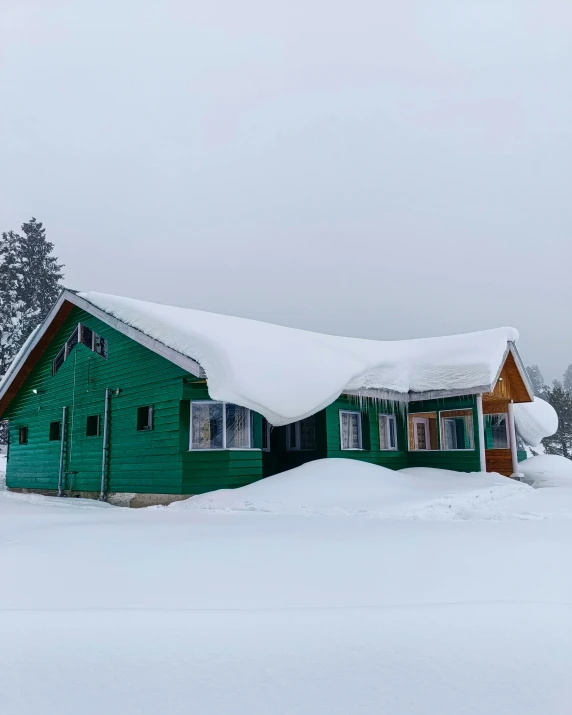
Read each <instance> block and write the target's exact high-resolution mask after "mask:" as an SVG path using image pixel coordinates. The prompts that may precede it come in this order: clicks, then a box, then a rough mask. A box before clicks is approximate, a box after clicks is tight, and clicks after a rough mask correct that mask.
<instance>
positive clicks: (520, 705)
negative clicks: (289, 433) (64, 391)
mask: <svg viewBox="0 0 572 715" xmlns="http://www.w3.org/2000/svg"><path fill="white" fill-rule="evenodd" d="M347 463H348V464H347V467H344V468H343V469H342V467H343V465H340V464H338V463H333V464H332V465H331V473H332V477H331V485H329V484H328V480H327V478H326V471H327V469H328V467H327V466H324V465H323V464H322V465H320V464H318V465H317V466H316V469H315V470H314V473H312V470H310V471H308V470H302V471H299V470H296V472H295V473H293V474H291V476H292V477H293V480H294V481H295V482H296V484H295V485H294V483H293V484H288V483H287V482H286V480H284V479H280V480H279V479H274V481H273V482H272V481H271V480H266V482H260V483H258V484H256V485H252V486H251V487H246V488H244V489H243V490H236V493H235V494H234V496H237V494H238V493H239V491H240V492H241V493H242V497H240V498H239V499H238V502H234V501H232V502H231V501H230V496H232V495H230V494H229V493H228V492H218V493H215V494H212V495H210V497H207V496H206V495H204V496H203V497H200V499H199V498H197V499H196V500H191V501H188V502H186V503H185V504H186V506H185V505H183V504H181V505H179V506H178V507H177V508H174V507H173V508H149V509H142V510H129V509H120V508H115V507H110V506H107V505H103V504H100V503H98V502H89V501H87V500H73V499H70V500H57V499H54V498H49V497H45V498H41V497H38V498H36V499H35V500H32V499H30V498H28V497H26V496H25V495H17V494H10V493H8V492H1V493H0V574H2V587H1V588H0V712H1V713H2V715H39V714H41V715H56V714H57V715H101V713H106V715H135V714H136V715H157V713H163V712H164V713H169V715H188V713H189V712H193V713H195V712H196V713H209V714H210V713H222V714H224V715H227V714H228V715H268V713H272V714H273V715H291V714H295V715H348V714H352V715H353V714H354V713H356V714H358V713H359V714H360V715H378V714H379V713H391V715H457V714H458V713H463V715H490V714H491V713H494V714H495V715H497V714H500V713H502V714H503V715H564V714H565V713H566V714H567V713H568V712H569V707H570V706H569V703H570V699H571V698H572V685H571V679H570V675H569V674H570V670H571V668H572V612H571V608H570V602H571V593H572V572H571V570H570V569H569V568H568V567H567V564H568V562H569V554H570V548H571V546H572V490H567V489H558V488H554V489H532V488H530V487H527V486H526V485H522V484H518V483H515V482H511V481H510V480H508V479H505V478H504V477H495V476H491V475H486V476H483V475H454V474H450V473H449V474H447V473H445V474H443V473H436V472H434V471H432V470H423V471H422V472H418V471H417V470H406V472H405V473H398V474H395V473H392V475H391V476H393V479H392V480H390V479H389V476H388V475H387V474H386V473H385V471H386V470H380V471H379V479H378V480H377V481H376V479H375V477H374V474H377V472H375V470H376V469H378V468H376V467H371V466H370V465H366V464H361V463H359V462H352V461H350V460H347ZM372 470H374V471H372ZM342 474H343V475H344V479H345V480H346V481H347V480H348V479H352V480H353V484H352V485H351V486H344V485H343V484H342V483H341V481H342V476H341V475H342ZM400 479H403V480H404V481H403V484H400V481H399V480H400ZM462 480H466V481H464V482H463V481H462ZM273 484H274V486H272V485H273ZM416 484H417V485H419V489H420V490H421V491H422V494H421V492H420V493H419V494H417V493H415V489H416V487H415V485H416ZM329 486H331V490H330V489H328V487H329ZM352 487H354V488H355V496H353V498H352V500H351V501H348V495H350V496H351V495H352V494H353V489H352ZM507 487H508V492H507ZM245 494H246V495H247V497H248V499H249V500H250V501H251V503H252V504H255V510H251V511H245V510H242V508H241V507H240V504H241V500H242V504H244V502H245V496H244V495H245ZM478 494H480V496H477V495H478ZM501 494H502V496H501ZM491 495H496V496H498V497H499V498H491ZM418 497H419V499H418ZM209 498H210V499H213V500H216V501H217V504H216V509H214V510H213V509H212V508H209V505H208V504H207V503H206V501H207V500H208V499H209ZM479 499H481V500H482V502H481V503H482V504H486V506H485V508H484V509H483V507H482V506H478V501H479ZM200 500H202V505H200V504H199V501H200ZM262 502H264V504H268V503H272V504H274V505H279V504H282V505H283V506H282V509H280V508H278V507H276V506H275V508H274V510H273V512H272V513H269V512H268V511H263V510H256V509H259V508H260V505H261V503H262ZM237 503H238V504H239V508H238V509H236V508H235V506H236V504H237ZM191 504H194V506H192V507H191V508H189V505H191ZM308 504H310V505H311V506H312V509H313V511H314V513H312V514H311V515H308V510H307V509H306V510H300V509H299V507H300V506H305V505H308ZM431 504H433V508H432V509H431ZM296 509H298V512H297V513H294V512H295V510H296ZM318 509H320V510H322V512H324V513H322V514H318V513H316V511H317V510H318ZM419 510H421V512H420V511H419ZM431 510H432V511H433V516H432V517H431V518H425V517H426V516H427V514H428V513H429V511H431ZM326 512H327V513H328V515H325V513H326ZM420 513H421V514H424V515H425V516H421V518H420ZM396 514H397V518H396Z"/></svg>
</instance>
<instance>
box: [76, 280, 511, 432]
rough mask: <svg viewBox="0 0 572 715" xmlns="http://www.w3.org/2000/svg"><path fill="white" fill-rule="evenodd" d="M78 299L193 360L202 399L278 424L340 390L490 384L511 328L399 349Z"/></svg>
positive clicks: (404, 391)
mask: <svg viewBox="0 0 572 715" xmlns="http://www.w3.org/2000/svg"><path fill="white" fill-rule="evenodd" d="M78 295H79V296H80V297H81V298H83V299H84V300H87V301H88V302H89V303H91V304H92V305H94V306H96V307H98V308H99V309H101V310H103V311H105V312H106V313H108V314H109V315H111V316H114V317H115V318H117V319H119V320H120V321H122V322H123V323H126V324H127V325H130V326H132V327H134V328H136V329H138V330H140V331H142V332H143V333H145V334H146V335H148V336H149V337H151V338H153V339H154V340H157V341H158V342H160V343H162V344H164V345H166V346H168V347H170V348H172V349H173V350H176V351H177V352H179V353H181V354H183V355H186V356H187V357H190V358H192V359H194V360H196V361H197V362H198V363H199V364H200V365H201V367H202V368H203V370H204V371H205V373H206V375H207V378H208V387H209V394H210V396H211V398H213V399H217V400H223V401H226V402H232V403H235V404H238V405H242V406H244V407H249V408H251V409H253V410H256V411H257V412H259V413H261V414H262V415H264V416H265V417H266V418H267V419H268V420H269V422H270V423H271V424H274V425H283V424H288V423H289V422H294V421H296V420H299V419H302V418H304V417H307V416H309V415H311V414H314V413H315V412H318V411H319V410H321V409H322V408H324V407H325V406H327V405H328V404H330V403H331V402H333V401H334V400H335V399H336V398H337V397H338V396H339V395H340V394H341V393H342V391H344V390H354V391H359V390H364V389H368V388H374V389H377V390H382V391H386V392H388V393H389V392H391V393H392V394H393V393H398V394H399V395H400V396H401V397H402V398H403V399H406V398H407V395H408V393H409V392H418V393H419V392H421V393H422V392H429V391H440V390H454V391H455V390H469V389H473V388H488V387H490V386H491V385H492V383H493V381H494V379H495V377H496V375H497V372H498V369H499V367H500V365H501V362H502V359H503V357H504V355H505V352H506V349H507V342H508V341H515V340H517V338H518V332H517V331H516V330H515V329H514V328H497V329H494V330H485V331H482V332H479V333H468V334H465V335H451V336H447V337H441V338H423V339H417V340H402V341H385V342H382V341H376V340H363V339H360V338H343V337H337V336H332V335H324V334H321V333H311V332H308V331H305V330H298V329H295V328H286V327H283V326H280V325H272V324H269V323H262V322H259V321H256V320H248V319H245V318H235V317H230V316H227V315H219V314H216V313H206V312H202V311H198V310H190V309H187V308H178V307H173V306H166V305H159V304H157V303H148V302H145V301H141V300H134V299H132V298H121V297H118V296H112V295H106V294H102V293H93V292H89V293H79V294H78Z"/></svg>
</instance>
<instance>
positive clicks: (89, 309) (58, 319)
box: [0, 290, 205, 418]
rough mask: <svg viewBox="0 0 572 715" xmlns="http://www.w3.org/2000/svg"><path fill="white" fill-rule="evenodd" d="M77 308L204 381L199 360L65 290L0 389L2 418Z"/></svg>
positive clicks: (0, 412)
mask: <svg viewBox="0 0 572 715" xmlns="http://www.w3.org/2000/svg"><path fill="white" fill-rule="evenodd" d="M74 307H77V308H80V309H81V310H85V312H86V313H89V314H90V315H93V316H94V317H95V318H98V319H99V320H101V322H102V323H105V324H106V325H109V326H110V327H111V328H113V329H114V330H117V331H118V332H119V333H122V334H123V335H126V336H127V337H128V338H131V339H132V340H134V341H135V342H136V343H139V344H140V345H143V346H144V347H146V348H149V350H152V351H153V352H154V353H157V354H158V355H161V356H162V357H164V358H166V359H167V360H169V361H170V362H172V363H174V364H175V365H178V366H179V367H181V368H183V369H184V370H186V371H187V372H189V373H190V374H191V375H195V376H196V377H204V375H205V373H204V371H203V369H202V368H201V366H200V365H199V363H198V362H197V361H196V360H193V359H192V358H189V357H187V356H186V355H183V354H182V353H179V352H177V351H176V350H173V349H172V348H169V347H167V346H166V345H164V344H163V343H161V342H159V341H158V340H155V339H154V338H151V337H149V336H148V335H145V333H143V332H141V331H140V330H137V328H133V327H131V326H130V325H127V324H126V323H123V322H122V321H121V320H119V319H118V318H115V317H113V316H112V315H109V314H108V313H106V312H105V311H103V310H101V309H99V308H97V307H96V306H94V305H92V304H91V303H90V302H89V301H87V300H85V299H84V298H81V297H80V296H78V295H76V294H75V293H73V292H71V291H68V290H65V291H63V292H62V293H61V295H60V297H59V298H58V300H57V302H56V303H55V305H54V307H53V308H52V310H51V311H50V313H49V314H48V317H47V318H46V319H45V320H44V322H43V323H42V325H41V327H40V329H39V330H38V333H37V335H36V336H35V337H34V339H33V340H32V341H31V343H30V345H29V346H28V348H27V349H26V351H25V352H24V353H22V354H21V355H20V356H19V357H18V358H17V360H18V364H16V365H15V366H14V369H13V370H11V371H9V372H8V373H7V379H5V380H4V382H2V385H1V387H0V418H1V417H2V414H3V413H4V411H5V410H6V408H7V407H8V405H9V404H10V402H11V401H12V400H13V399H14V397H15V396H16V393H17V392H18V390H19V389H20V387H21V386H22V385H23V384H24V381H25V380H26V378H27V377H28V375H29V374H30V373H31V371H32V370H33V369H34V367H35V366H36V364H37V363H38V361H39V359H40V358H41V356H42V355H43V354H44V352H45V350H46V348H47V347H48V345H49V344H50V343H51V341H52V340H53V339H54V337H55V336H56V334H57V333H58V331H59V330H60V328H61V327H62V325H63V324H64V322H65V320H66V319H67V317H68V316H69V314H70V313H71V311H72V310H73V308H74Z"/></svg>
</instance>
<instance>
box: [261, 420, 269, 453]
mask: <svg viewBox="0 0 572 715" xmlns="http://www.w3.org/2000/svg"><path fill="white" fill-rule="evenodd" d="M262 449H263V450H264V451H265V452H269V451H270V423H269V422H268V420H267V419H266V418H265V417H263V418H262Z"/></svg>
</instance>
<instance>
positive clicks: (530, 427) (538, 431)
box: [514, 397, 558, 447]
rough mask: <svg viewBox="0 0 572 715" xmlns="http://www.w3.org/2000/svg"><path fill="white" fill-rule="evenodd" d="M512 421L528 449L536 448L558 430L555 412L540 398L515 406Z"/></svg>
mask: <svg viewBox="0 0 572 715" xmlns="http://www.w3.org/2000/svg"><path fill="white" fill-rule="evenodd" d="M514 421H515V426H516V431H517V432H518V434H519V435H520V436H521V437H522V439H523V440H524V442H525V444H528V445H529V446H530V447H538V446H539V444H540V443H541V441H542V440H543V439H544V437H550V436H551V435H553V434H554V433H555V432H556V430H557V429H558V415H557V414H556V410H555V409H554V407H552V405H550V404H549V403H548V402H546V401H545V400H542V399H540V397H535V398H534V402H522V403H519V404H517V405H515V406H514Z"/></svg>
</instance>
